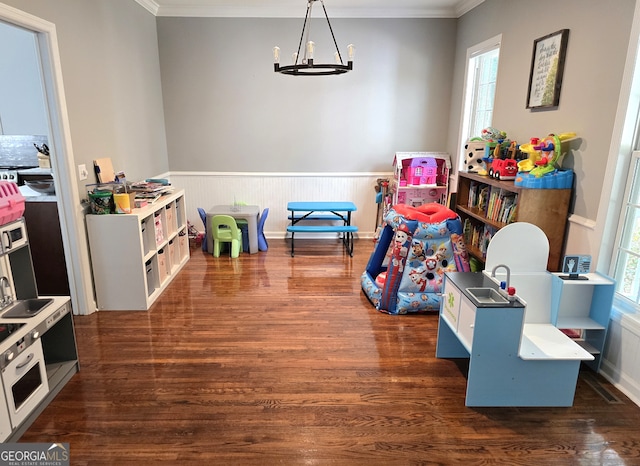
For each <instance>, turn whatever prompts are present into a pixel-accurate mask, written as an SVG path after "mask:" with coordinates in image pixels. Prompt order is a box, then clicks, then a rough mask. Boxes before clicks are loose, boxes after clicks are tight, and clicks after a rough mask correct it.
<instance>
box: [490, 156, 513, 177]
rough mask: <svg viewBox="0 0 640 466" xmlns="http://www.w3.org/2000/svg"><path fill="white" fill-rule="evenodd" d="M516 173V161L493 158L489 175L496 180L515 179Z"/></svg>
mask: <svg viewBox="0 0 640 466" xmlns="http://www.w3.org/2000/svg"><path fill="white" fill-rule="evenodd" d="M517 174H518V163H517V162H516V161H515V160H513V159H493V162H491V168H489V176H491V177H493V178H495V179H497V180H515V179H516V175H517Z"/></svg>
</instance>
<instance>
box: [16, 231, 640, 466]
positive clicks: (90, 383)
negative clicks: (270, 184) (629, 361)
mask: <svg viewBox="0 0 640 466" xmlns="http://www.w3.org/2000/svg"><path fill="white" fill-rule="evenodd" d="M372 248H373V243H372V242H371V241H370V240H360V241H356V244H355V252H354V257H353V258H350V257H349V256H348V255H347V254H346V253H345V252H344V251H343V248H342V246H341V244H340V243H339V242H337V241H332V240H306V241H305V240H296V256H295V257H294V258H292V257H290V253H289V245H288V243H287V242H285V241H284V240H279V241H277V240H270V241H269V251H268V252H262V253H259V254H254V255H249V254H242V255H241V257H240V258H238V259H230V258H228V257H220V258H218V259H216V258H213V257H212V256H210V255H208V254H205V253H203V252H202V251H201V250H199V249H192V250H191V260H190V261H189V263H188V265H187V266H186V267H185V269H183V271H182V272H181V273H180V274H179V275H178V276H177V277H176V279H175V280H174V281H173V283H172V284H171V285H170V287H169V288H168V289H167V290H166V292H165V293H164V294H163V296H162V297H161V298H160V299H159V300H158V301H157V302H156V303H155V304H154V306H153V307H152V308H151V310H150V311H148V312H144V311H137V312H99V313H95V314H93V315H90V316H76V317H75V319H74V320H75V325H76V334H77V339H78V350H79V354H80V372H79V373H78V374H76V375H75V376H74V377H73V378H72V380H71V381H70V382H69V384H68V385H67V386H66V387H65V388H64V389H63V391H62V392H61V393H60V394H59V395H58V396H57V397H56V399H55V400H54V401H53V403H52V404H50V405H49V406H48V407H47V409H46V410H45V411H44V412H43V413H42V414H41V415H40V417H39V418H38V419H37V420H36V422H35V423H34V424H33V425H32V426H31V428H30V429H29V430H28V431H27V432H26V433H25V435H24V436H23V437H22V439H21V441H23V442H68V443H70V447H71V464H74V465H101V464H114V465H126V464H146V465H155V464H172V465H178V464H180V465H183V464H189V465H191V464H193V465H245V464H247V465H254V464H255V465H275V464H283V465H326V464H331V465H352V464H355V465H357V464H367V465H396V464H397V465H409V464H412V465H414V464H415V465H417V464H424V465H427V464H428V465H459V464H463V465H489V464H491V465H580V466H586V465H638V464H640V436H639V435H638V429H639V426H640V407H638V406H636V405H635V404H633V403H632V402H631V401H630V400H629V399H627V398H626V397H625V396H624V395H622V394H621V393H620V392H618V391H617V390H615V389H614V388H613V387H611V385H609V384H608V383H607V382H606V381H605V380H604V379H602V378H601V377H595V378H593V377H592V376H593V373H592V372H589V373H588V374H586V373H585V374H584V375H581V377H580V379H579V382H578V386H577V391H576V398H575V404H574V406H573V407H571V408H526V409H524V408H482V409H477V408H467V407H465V406H464V397H465V384H466V379H465V375H466V373H465V370H466V369H465V363H464V361H461V360H442V359H436V358H435V347H436V335H437V327H438V320H437V315H435V314H429V315H416V316H389V315H386V314H382V313H379V312H377V311H376V310H375V309H374V308H373V307H372V305H371V304H370V303H369V302H368V300H367V298H366V297H365V295H364V294H363V293H362V292H361V290H360V275H361V274H362V272H363V271H364V268H365V266H366V263H367V261H368V259H369V256H370V253H371V251H372ZM585 372H586V371H585ZM589 377H591V378H590V379H589ZM593 380H595V381H596V386H598V384H601V386H603V387H604V388H605V389H607V390H609V391H611V392H612V393H613V394H614V395H615V396H616V397H617V398H618V399H619V400H620V402H617V403H610V402H608V401H607V400H605V398H604V397H603V396H601V394H599V393H598V392H597V391H596V390H595V389H594V388H593V387H592V385H593ZM588 381H589V382H590V383H587V382H588Z"/></svg>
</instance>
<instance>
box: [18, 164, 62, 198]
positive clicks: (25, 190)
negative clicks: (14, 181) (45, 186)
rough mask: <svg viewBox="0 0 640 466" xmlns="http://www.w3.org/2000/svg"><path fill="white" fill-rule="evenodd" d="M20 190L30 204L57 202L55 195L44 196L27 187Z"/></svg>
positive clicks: (20, 187) (21, 187)
mask: <svg viewBox="0 0 640 466" xmlns="http://www.w3.org/2000/svg"><path fill="white" fill-rule="evenodd" d="M43 170H44V169H43ZM18 189H19V190H20V193H21V194H22V195H23V196H24V197H25V200H26V201H29V202H33V201H35V202H50V201H55V200H56V196H55V194H42V193H39V192H38V191H35V190H33V189H31V188H30V187H29V186H27V185H24V186H19V187H18Z"/></svg>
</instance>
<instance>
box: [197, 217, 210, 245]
mask: <svg viewBox="0 0 640 466" xmlns="http://www.w3.org/2000/svg"><path fill="white" fill-rule="evenodd" d="M198 213H199V214H200V218H201V219H202V223H203V224H204V238H202V250H203V251H207V230H208V228H207V214H206V212H205V211H204V209H203V208H202V207H198Z"/></svg>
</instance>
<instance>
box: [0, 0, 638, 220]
mask: <svg viewBox="0 0 640 466" xmlns="http://www.w3.org/2000/svg"><path fill="white" fill-rule="evenodd" d="M4 1H5V3H7V4H9V5H11V6H15V7H16V8H19V9H22V10H24V11H26V12H29V13H32V14H34V15H36V16H39V17H41V18H43V19H46V20H48V21H51V22H53V23H55V24H56V27H57V31H58V39H59V46H60V55H61V60H62V67H63V75H64V84H65V91H66V97H67V105H68V111H69V118H70V126H71V132H72V139H73V147H74V154H75V159H76V160H75V163H76V164H79V163H87V164H88V165H90V164H91V162H92V160H93V159H94V158H97V157H105V156H110V157H112V158H113V160H114V166H115V168H116V169H122V170H125V171H126V173H127V175H128V176H129V177H130V178H142V177H146V176H148V175H149V174H150V173H153V174H156V173H162V172H164V171H166V170H169V169H170V170H186V171H258V172H260V171H268V172H278V171H287V172H296V171H305V172H306V171H311V172H314V171H317V172H331V171H341V172H342V171H344V172H357V171H380V170H385V171H386V170H389V169H390V163H391V159H392V154H393V153H394V152H396V151H409V150H446V151H448V152H450V153H452V154H455V153H456V151H457V149H458V143H457V138H458V127H459V114H460V109H461V92H462V82H463V78H464V67H465V54H466V50H467V48H468V47H470V46H472V45H474V44H477V43H479V42H481V41H483V40H485V39H487V38H489V37H492V36H494V35H496V34H498V33H502V34H503V45H502V52H501V61H500V71H499V76H498V90H497V95H496V109H495V115H494V124H495V126H497V127H499V128H501V129H503V130H505V131H507V133H508V134H509V136H510V137H512V138H514V139H517V140H520V141H523V140H525V141H526V140H528V139H529V138H530V137H532V136H544V135H546V134H548V133H550V132H565V131H575V132H577V133H578V135H579V136H580V139H579V140H578V141H576V142H575V143H573V144H572V146H571V149H572V150H571V152H570V154H569V156H568V157H567V159H566V166H568V167H571V168H574V169H575V171H576V176H577V183H576V196H575V207H574V209H573V211H574V213H576V214H578V215H580V216H583V217H585V218H587V219H592V220H594V219H595V218H596V214H597V208H598V201H599V196H600V188H601V186H602V178H603V173H604V167H605V166H606V164H607V163H609V162H608V161H607V160H606V159H607V153H608V148H609V145H610V142H611V132H612V127H613V120H614V114H615V107H616V102H617V96H618V92H619V87H620V81H621V76H622V70H623V65H624V63H623V62H624V56H625V52H626V49H627V46H628V43H627V42H628V37H629V31H630V27H631V20H632V13H633V6H634V1H633V0H617V1H616V2H607V6H606V14H603V10H602V5H603V3H602V2H601V1H600V0H562V1H555V0H539V1H536V2H530V1H527V0H486V1H485V2H484V3H483V4H481V5H480V6H478V7H477V8H475V9H474V10H472V11H471V12H469V13H467V14H466V15H464V16H463V17H462V18H460V19H459V20H452V19H410V20H409V19H334V20H333V22H332V24H333V27H334V30H335V32H336V36H337V39H338V42H339V45H340V46H341V47H342V48H343V49H344V48H345V47H346V45H347V44H348V43H350V42H352V43H354V44H355V45H356V47H357V52H356V59H355V70H354V71H353V72H351V73H349V74H347V75H344V76H330V77H310V78H293V77H290V76H282V75H279V74H276V73H273V71H272V58H271V49H272V47H273V46H274V45H279V46H280V47H281V49H282V55H283V60H282V61H283V63H284V62H286V61H288V56H289V53H290V51H292V50H293V49H294V48H295V47H296V45H297V42H298V39H299V34H300V29H301V21H300V20H298V19H218V18H201V19H196V18H164V17H161V18H154V17H153V16H152V15H151V14H150V13H149V12H147V11H146V10H144V9H143V8H142V7H141V6H140V5H138V4H137V3H135V2H134V1H133V0H94V1H91V2H87V1H82V0H60V1H56V2H51V1H48V0H4ZM545 11H548V12H552V14H543V13H544V12H545ZM541 18H542V19H541ZM562 28H568V29H570V30H571V32H570V37H569V47H568V51H567V63H566V68H565V76H564V84H563V88H562V94H561V97H560V106H559V107H558V108H557V109H555V110H548V111H538V112H534V111H530V110H527V109H525V99H526V91H527V84H528V78H529V66H530V60H531V50H532V45H533V40H535V39H536V38H538V37H541V36H543V35H546V34H548V33H550V32H554V31H557V30H559V29H562ZM316 42H320V41H316ZM158 44H159V45H158ZM319 45H320V44H319ZM318 48H319V50H318V54H319V56H320V55H321V53H322V49H321V48H320V46H319V47H318ZM342 51H343V53H344V50H342ZM161 76H162V81H161ZM161 82H162V86H161ZM163 98H164V102H163ZM165 118H166V133H165Z"/></svg>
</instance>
